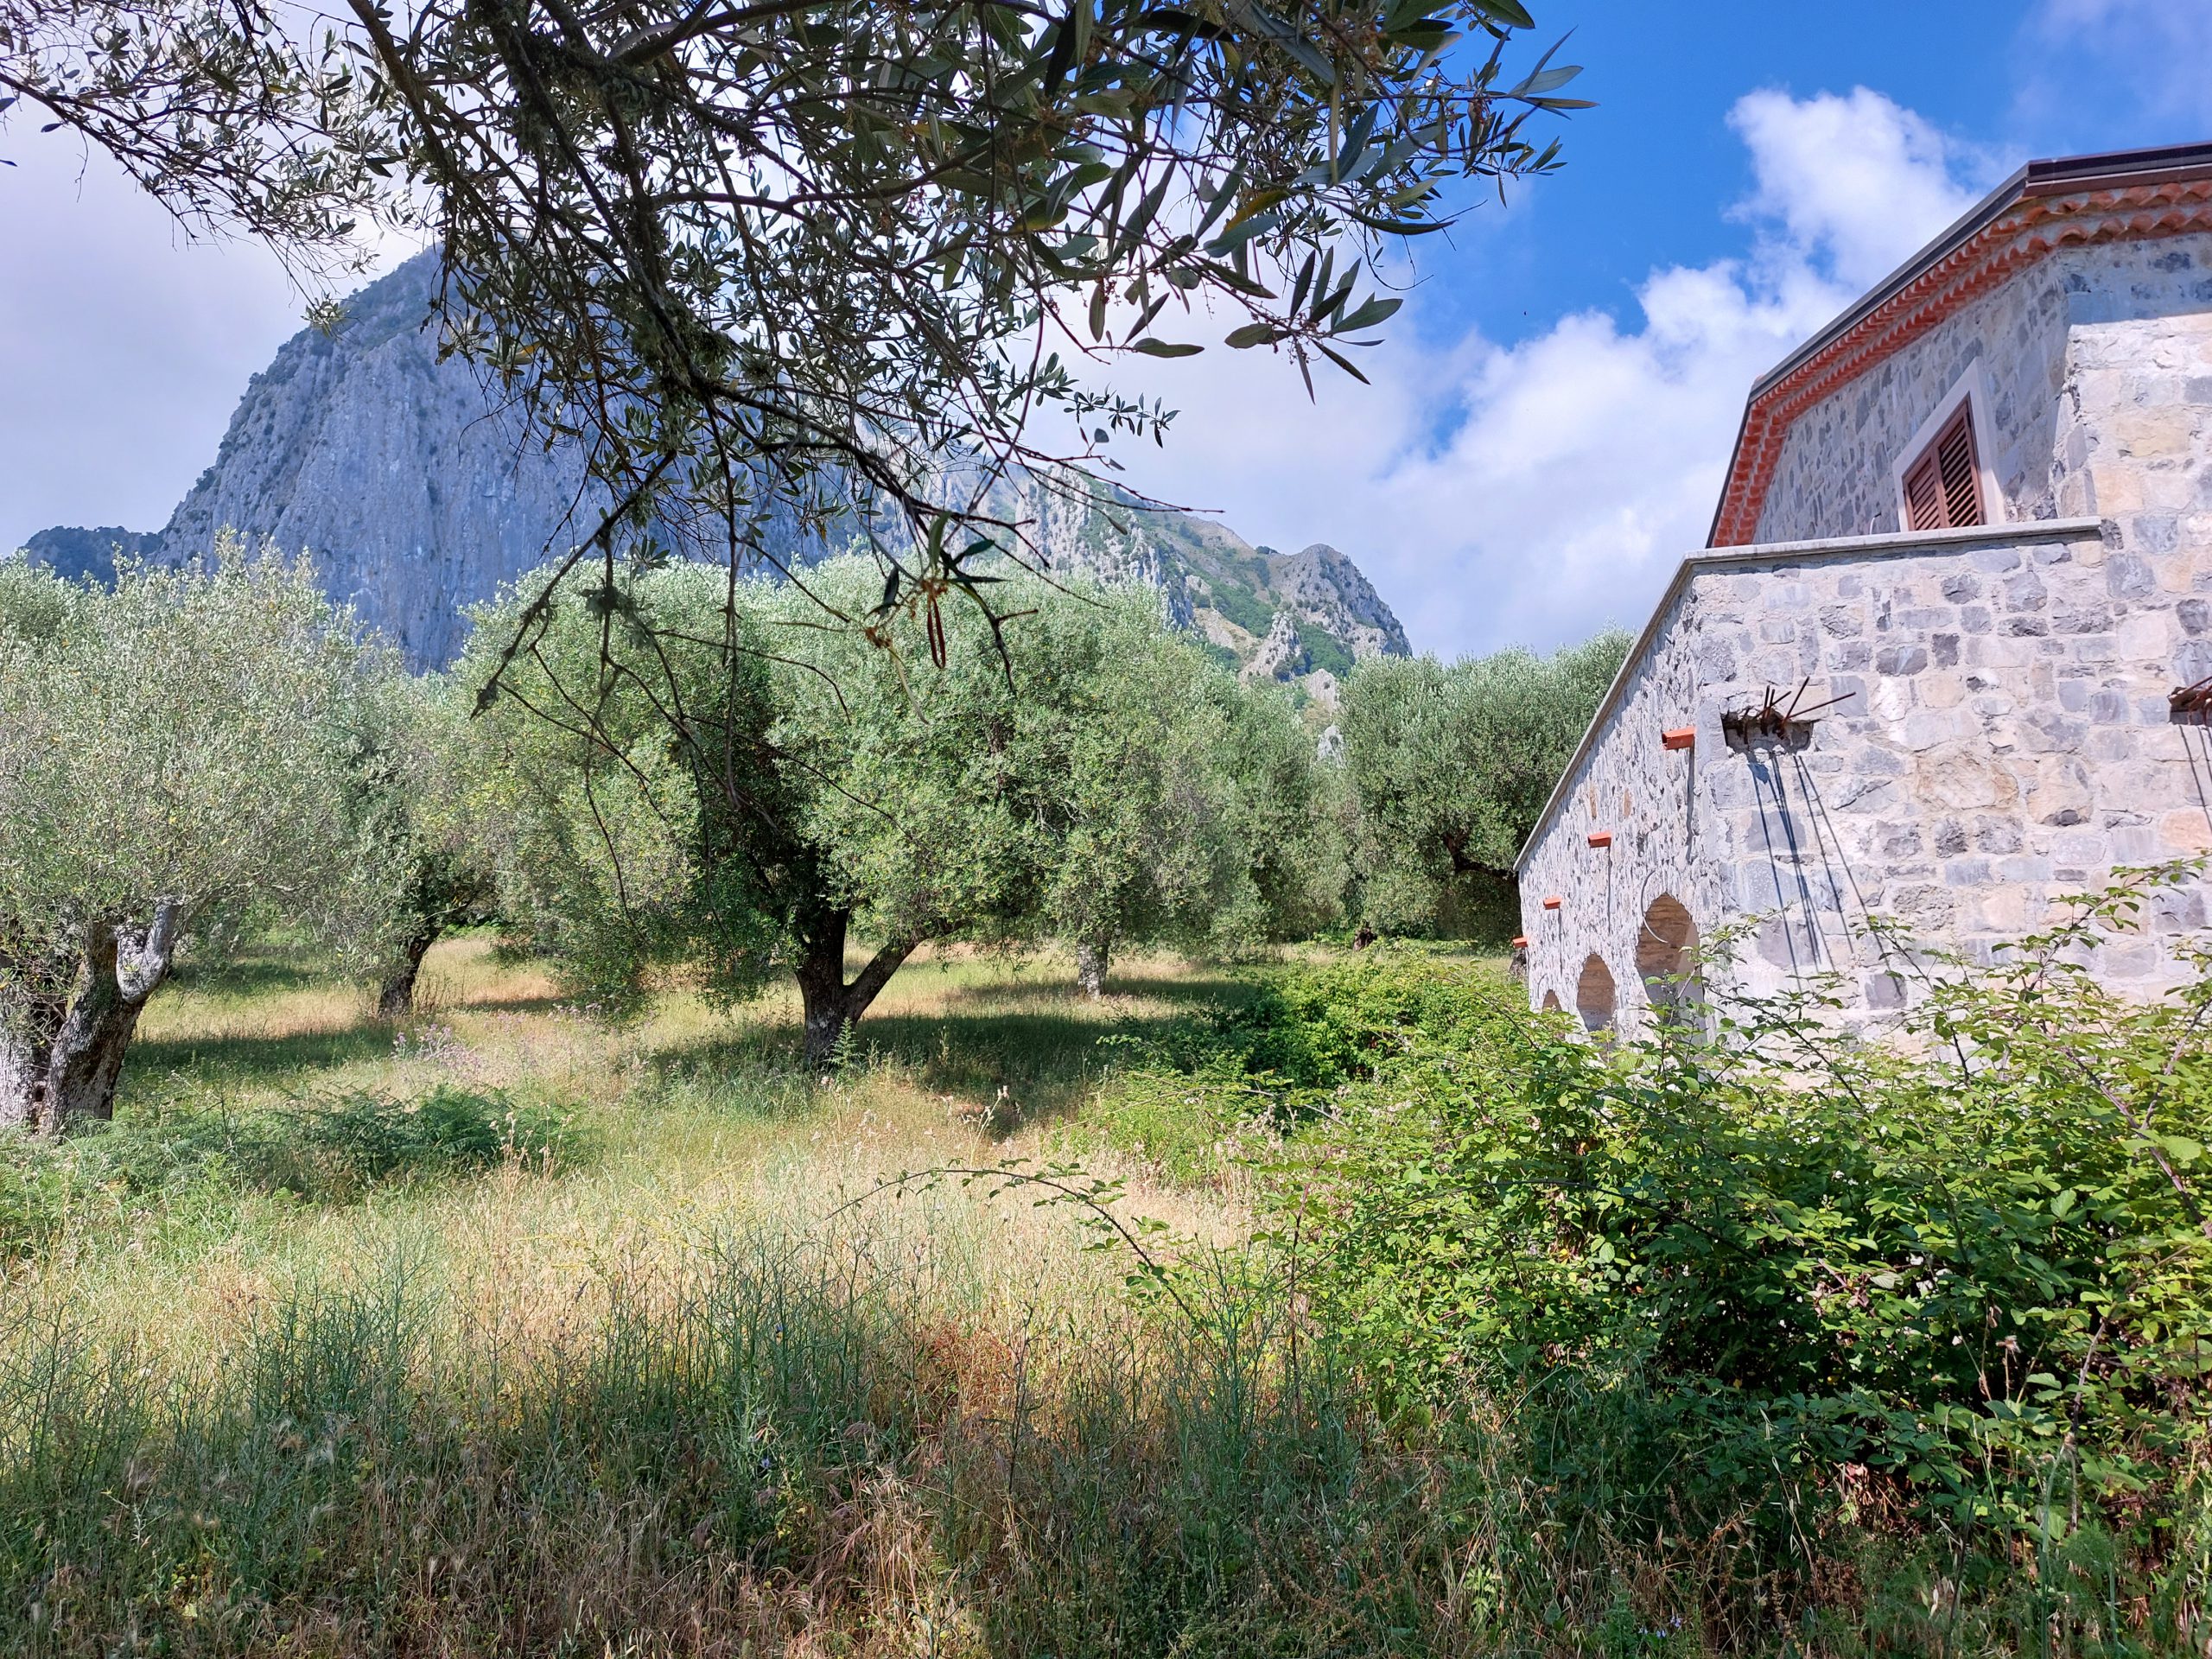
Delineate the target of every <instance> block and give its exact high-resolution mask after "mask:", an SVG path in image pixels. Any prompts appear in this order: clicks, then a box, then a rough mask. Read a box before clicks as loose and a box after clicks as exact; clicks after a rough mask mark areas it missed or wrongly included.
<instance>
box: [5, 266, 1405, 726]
mask: <svg viewBox="0 0 2212 1659" xmlns="http://www.w3.org/2000/svg"><path fill="white" fill-rule="evenodd" d="M436 277H437V257H436V255H435V252H431V253H424V254H421V255H418V256H417V257H415V258H413V259H410V260H409V261H408V262H407V263H406V264H403V265H401V266H399V267H398V268H397V270H393V271H392V272H391V273H390V274H389V275H387V276H385V277H383V278H382V279H380V280H379V281H378V282H376V283H372V284H370V285H369V286H368V287H367V288H365V289H362V290H361V291H360V292H359V294H356V295H355V296H353V298H352V299H351V300H350V301H349V302H347V304H346V312H345V320H344V321H343V322H342V324H340V327H337V328H336V329H334V330H333V331H331V332H329V333H323V332H320V331H318V330H315V329H313V328H308V329H302V331H301V332H300V333H299V334H295V335H294V336H293V337H292V338H291V339H290V340H287V341H286V342H285V343H284V345H283V346H282V347H280V348H279V349H278V351H277V356H276V359H275V360H274V361H272V362H271V363H270V365H269V366H268V367H267V368H266V369H264V370H263V371H262V372H260V373H259V374H257V375H256V376H254V377H253V378H252V380H251V381H250V382H249V383H248V384H247V386H246V389H245V396H244V397H241V398H240V399H239V401H238V410H237V411H236V412H235V413H234V414H233V415H232V417H231V423H230V428H229V430H228V431H226V433H225V435H224V437H223V442H222V445H221V447H220V448H219V450H218V451H217V454H216V456H215V459H214V461H213V464H212V465H211V466H210V467H208V468H207V471H206V472H205V473H203V474H201V475H200V480H199V481H198V482H197V483H195V484H194V486H193V487H192V489H191V491H190V492H189V493H188V494H187V495H186V496H185V499H183V500H182V501H181V502H180V503H179V504H178V505H177V508H176V511H175V512H174V513H172V514H171V515H170V518H169V521H168V524H167V525H166V526H164V527H163V528H162V530H161V531H155V532H133V531H124V530H118V529H105V528H103V529H98V530H82V529H75V528H70V527H57V528H55V529H53V530H48V531H41V532H39V534H38V535H36V536H35V537H32V538H31V541H30V543H29V551H30V552H31V554H32V556H34V557H36V558H39V559H41V560H42V561H43V562H44V563H48V564H49V565H51V566H52V567H53V568H54V569H57V570H60V571H62V572H64V573H65V574H67V575H82V576H91V577H93V578H95V579H99V580H106V579H108V578H109V577H110V576H111V575H112V570H113V563H112V560H113V556H114V553H115V552H116V551H117V550H118V549H119V550H121V551H122V552H124V553H125V554H127V555H130V556H143V557H149V558H155V559H161V560H168V561H181V560H183V559H186V558H189V557H192V556H194V555H196V554H198V553H200V552H203V551H205V550H207V548H208V547H209V546H211V545H212V544H213V542H214V539H215V533H216V531H218V530H219V529H221V528H223V527H225V526H229V527H231V528H233V529H235V530H237V531H239V532H240V534H242V535H243V536H245V537H246V538H247V539H248V540H250V541H251V542H254V543H260V542H263V541H273V542H275V543H277V546H279V547H281V548H283V549H286V550H302V549H304V550H307V551H308V552H309V553H311V554H312V555H313V556H315V559H316V561H317V563H318V564H319V566H320V568H321V570H322V572H323V575H324V580H325V581H326V582H327V585H328V587H329V588H330V590H331V593H332V594H333V596H334V597H335V598H338V599H340V600H342V601H348V602H350V603H351V604H352V605H353V607H354V608H355V609H356V611H357V612H358V613H359V615H360V616H361V618H362V620H364V621H365V622H367V623H368V624H370V625H371V626H375V627H378V628H381V629H383V630H384V631H385V632H386V633H388V634H390V635H391V637H392V638H393V639H396V640H397V642H398V643H399V645H401V647H402V648H403V649H404V651H405V652H406V654H407V656H408V658H409V659H410V661H412V662H413V663H415V664H417V665H418V666H422V665H430V666H435V665H437V664H443V663H446V662H448V661H450V660H451V659H452V658H453V656H454V653H455V652H457V651H458V650H459V649H460V647H461V643H462V641H463V639H465V638H466V635H467V619H466V615H465V612H466V610H467V607H470V606H472V605H475V604H479V603H481V602H482V601H486V600H487V599H489V598H491V597H492V596H493V594H495V593H496V592H497V591H498V590H499V588H500V587H501V586H503V585H504V584H505V583H508V582H512V581H513V580H514V579H515V578H517V577H518V576H519V575H523V574H524V572H526V571H528V570H530V569H534V568H535V567H536V566H537V565H539V564H541V563H543V562H544V561H545V559H546V558H547V557H548V556H550V555H551V554H552V553H553V552H555V551H556V550H559V551H565V550H566V549H567V547H568V545H569V542H570V539H571V537H573V536H574V535H575V534H576V533H577V532H578V531H579V530H580V529H582V528H588V526H589V525H590V524H592V523H594V522H595V520H596V518H597V516H598V512H599V510H600V505H601V500H602V499H603V498H602V497H601V494H600V492H599V491H598V489H597V487H596V486H594V484H593V483H592V482H591V480H590V479H589V478H588V474H587V473H586V469H585V467H584V464H583V458H582V454H580V453H579V452H577V451H576V450H575V449H574V448H568V447H555V448H550V449H549V448H546V447H545V446H544V445H543V444H542V443H537V442H531V441H529V440H528V439H527V437H526V436H525V435H524V433H523V432H522V431H521V429H519V427H518V424H517V423H515V422H514V421H513V420H512V419H511V418H510V417H509V416H507V414H506V413H505V412H504V411H503V410H501V409H499V407H498V406H497V404H496V403H495V401H494V399H493V397H492V396H491V395H490V394H489V393H488V392H487V391H486V387H485V386H484V385H483V384H482V382H481V381H480V379H479V378H478V375H477V372H476V371H475V370H474V369H473V368H472V367H470V366H469V365H467V364H466V363H464V362H462V361H461V360H460V359H457V358H449V359H446V360H444V361H440V360H439V358H438V355H437V350H436V340H435V334H434V333H433V332H432V331H431V330H430V329H429V327H426V324H428V323H429V321H430V318H431V311H430V298H431V294H432V285H433V283H435V280H436ZM990 510H991V511H992V512H995V513H997V514H1000V515H1001V516H1003V517H1007V518H1014V519H1016V520H1018V521H1020V522H1023V523H1026V524H1027V525H1028V527H1029V533H1030V535H1031V537H1032V539H1033V542H1034V543H1036V545H1037V546H1038V547H1039V549H1040V550H1042V551H1043V553H1044V554H1045V556H1046V557H1047V558H1048V559H1049V561H1050V563H1051V566H1052V569H1053V570H1054V571H1055V572H1058V573H1062V574H1073V575H1092V576H1095V577H1097V578H1099V579H1101V580H1104V581H1124V580H1134V581H1141V582H1148V583H1150V584H1152V585H1153V586H1154V587H1156V588H1160V590H1161V592H1162V594H1163V595H1164V596H1165V598H1166V605H1167V609H1168V613H1169V614H1170V615H1171V616H1172V617H1173V619H1174V620H1175V621H1176V622H1177V623H1178V624H1179V625H1180V626H1185V627H1189V628H1192V629H1193V630H1195V631H1197V632H1200V633H1201V634H1203V635H1204V636H1205V639H1207V640H1208V641H1209V642H1210V643H1211V645H1213V646H1214V647H1215V648H1216V649H1217V650H1218V651H1219V652H1222V653H1223V654H1224V657H1226V658H1234V660H1235V661H1236V663H1237V664H1239V665H1240V666H1241V665H1243V664H1245V663H1248V662H1251V661H1253V660H1254V659H1255V654H1256V653H1258V652H1262V650H1266V651H1268V652H1272V653H1273V656H1272V657H1271V658H1270V659H1269V660H1270V663H1271V664H1272V665H1271V666H1269V667H1268V669H1266V670H1265V671H1264V673H1265V676H1266V677H1280V678H1284V679H1287V680H1290V681H1293V682H1294V683H1299V684H1300V685H1302V686H1303V687H1304V689H1305V690H1306V691H1307V692H1308V693H1309V694H1312V695H1317V696H1321V697H1322V698H1323V699H1324V700H1328V697H1329V694H1330V693H1332V691H1333V689H1334V686H1335V684H1336V682H1337V680H1338V678H1340V677H1342V676H1343V675H1344V674H1345V673H1348V672H1349V671H1351V664H1352V663H1353V662H1355V661H1356V660H1357V659H1358V658H1363V657H1369V656H1375V655H1380V654H1391V655H1403V654H1405V652H1406V651H1407V645H1406V636H1405V630H1404V629H1403V628H1402V627H1401V626H1399V623H1398V620H1397V618H1396V617H1395V616H1394V615H1393V614H1391V612H1390V608H1389V606H1388V605H1386V604H1385V603H1384V602H1383V599H1382V597H1381V596H1380V595H1379V594H1376V591H1375V589H1374V588H1373V586H1372V585H1371V584H1370V582H1368V580H1367V578H1366V577H1365V575H1363V574H1362V573H1361V571H1360V569H1359V568H1358V566H1357V565H1356V564H1354V563H1352V561H1351V559H1350V558H1348V557H1346V556H1344V554H1343V553H1340V552H1338V550H1336V549H1335V548H1332V547H1328V546H1325V545H1322V544H1319V543H1317V544H1315V545H1314V546H1312V547H1309V548H1306V550H1304V551H1302V552H1300V553H1294V554H1289V555H1284V554H1280V553H1276V552H1274V551H1272V550H1261V549H1258V548H1255V547H1254V546H1252V544H1251V543H1249V542H1247V541H1245V540H1244V539H1243V537H1240V536H1238V535H1237V534H1236V532H1235V531H1231V530H1230V529H1228V528H1227V527H1226V526H1224V525H1222V524H1215V523H1213V522H1211V520H1208V519H1204V518H1194V517H1192V516H1190V515H1188V514H1185V513H1179V512H1163V511H1160V510H1157V509H1154V508H1149V507H1147V506H1146V505H1143V504H1141V503H1140V502H1138V501H1136V500H1135V499H1132V498H1130V497H1128V496H1127V495H1126V494H1124V493H1121V492H1118V491H1116V489H1114V488H1113V486H1109V485H1103V484H1102V485H1100V486H1097V487H1096V490H1095V492H1094V493H1093V494H1092V495H1091V497H1090V499H1087V500H1086V499H1082V498H1081V497H1080V496H1079V495H1078V496H1076V497H1071V496H1069V495H1068V494H1067V493H1065V492H1061V491H1048V490H1046V489H1044V488H1042V487H1041V486H1039V485H1038V484H1037V482H1036V481H1035V480H1013V481H1011V482H1008V483H1005V484H1002V485H1001V486H999V487H998V489H996V490H995V491H994V493H993V499H992V501H991V504H990ZM779 551H785V556H787V557H788V558H790V559H791V560H792V561H794V562H796V561H800V560H803V559H804V558H806V557H808V556H819V554H820V552H821V551H822V550H821V549H819V548H805V549H802V548H799V547H798V546H794V547H793V548H792V549H791V550H779ZM1279 636H1281V639H1287V640H1289V641H1290V642H1291V647H1294V652H1295V655H1296V658H1297V659H1298V663H1299V666H1298V667H1297V668H1296V669H1295V670H1289V669H1287V664H1289V663H1290V662H1291V661H1292V655H1291V654H1290V650H1289V649H1288V648H1286V647H1284V646H1283V645H1281V643H1280V639H1279Z"/></svg>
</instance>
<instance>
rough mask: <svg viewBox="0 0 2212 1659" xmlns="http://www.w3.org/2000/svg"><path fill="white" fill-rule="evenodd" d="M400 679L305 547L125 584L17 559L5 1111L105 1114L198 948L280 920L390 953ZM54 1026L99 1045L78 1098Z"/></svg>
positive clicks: (1, 1058) (3, 988) (4, 924)
mask: <svg viewBox="0 0 2212 1659" xmlns="http://www.w3.org/2000/svg"><path fill="white" fill-rule="evenodd" d="M387 672H389V666H388V664H386V663H385V661H384V659H383V658H381V657H380V656H379V655H378V654H377V653H375V652H370V651H368V650H365V648H364V647H363V646H362V645H361V644H360V643H359V641H358V639H356V637H355V632H354V629H353V623H352V620H351V618H350V617H349V616H348V615H347V614H346V613H345V612H343V611H341V610H339V609H335V608H334V607H332V605H331V604H330V603H329V601H327V600H326V599H325V598H324V597H323V595H322V593H321V588H320V587H319V586H318V584H317V583H316V582H315V575H314V573H313V571H312V570H311V569H309V568H308V566H307V565H306V564H305V563H304V562H299V563H295V562H290V561H287V560H284V559H283V558H280V557H277V556H275V555H274V554H273V553H264V554H261V555H253V554H250V553H249V552H248V551H247V550H245V548H243V547H242V546H240V545H239V544H238V542H237V541H236V540H235V539H233V538H229V537H226V538H225V539H224V540H223V541H222V542H220V543H219V544H218V545H217V547H216V548H215V549H214V550H213V552H212V554H211V556H209V557H208V558H207V560H206V561H204V562H200V563H194V564H190V565H187V566H185V567H183V568H181V569H152V568H148V567H144V566H138V567H126V568H125V569H124V570H123V571H122V572H121V573H120V575H119V576H118V582H117V583H116V586H115V588H113V589H112V590H111V591H106V590H101V589H98V588H90V587H79V586H74V585H72V584H68V583H65V582H60V581H57V580H56V579H54V578H53V577H51V576H50V575H46V574H44V573H42V572H41V571H38V570H36V569H31V568H29V567H28V566H26V565H24V564H22V563H10V564H7V565H4V566H0V1116H13V1117H15V1118H16V1119H18V1120H21V1119H22V1118H24V1117H27V1116H28V1117H33V1118H37V1119H39V1120H41V1121H48V1120H51V1121H52V1126H53V1127H60V1118H62V1117H65V1116H68V1115H69V1114H70V1113H71V1112H74V1111H77V1110H80V1109H82V1110H89V1111H92V1112H93V1113H94V1114H95V1115H98V1114H100V1113H104V1112H105V1109H106V1108H107V1106H108V1104H109V1103H110V1102H111V1099H112V1094H113V1084H114V1074H115V1072H116V1071H117V1070H118V1069H119V1067H120V1065H121V1047H122V1046H127V1043H128V1040H129V1036H130V1026H131V1025H132V1024H133V1023H135V1020H136V1018H137V1010H138V1008H139V1007H142V1006H143V1002H144V1001H145V998H146V997H147V996H149V995H151V994H152V992H153V990H154V989H155V988H156V987H157V986H158V985H159V984H160V982H162V979H163V978H164V977H165V976H167V974H168V969H169V967H170V965H171V963H172V962H173V960H174V959H175V953H176V951H177V950H180V949H181V948H200V949H216V948H219V947H220V945H221V944H223V943H224V942H225V941H226V940H227V939H228V938H232V936H233V935H234V934H235V933H236V931H238V929H240V928H241V927H243V926H245V925H248V924H251V923H256V922H261V921H266V920H270V919H274V918H283V919H285V920H287V921H291V922H295V923H301V924H305V925H310V926H312V927H315V928H316V929H318V930H319V931H321V932H323V933H324V934H326V935H327V936H328V937H329V938H333V939H334V940H337V941H340V942H347V943H353V944H359V945H360V946H362V947H363V948H364V949H372V948H373V946H374V942H375V941H376V940H377V939H378V937H379V935H380V933H381V931H382V930H383V929H384V928H385V925H387V919H388V916H389V913H390V906H391V896H392V893H391V887H392V874H391V867H390V863H389V861H388V860H387V859H386V858H385V856H384V852H383V849H384V848H385V845H386V843H387V842H388V840H389V836H388V833H387V831H386V829H385V827H384V826H383V825H382V824H381V823H380V822H379V815H380V810H381V809H380V808H379V807H378V805H377V803H376V798H375V795H374V793H373V791H369V790H367V789H365V786H364V771H363V761H364V759H365V753H366V749H365V737H366V734H367V733H368V731H369V730H370V728H371V726H372V709H371V704H372V698H373V687H374V685H375V683H376V682H377V680H378V677H379V676H381V675H383V674H385V673H387ZM103 996H106V997H109V998H110V999H111V1001H115V1003H116V1007H114V1008H113V1009H109V1010H106V1011H105V1012H103V1008H104V1007H105V1005H104V1004H103V1003H102V1002H101V1001H100V999H101V998H102V997H103ZM110 1014H112V1016H113V1017H112V1019H111V1020H110V1019H109V1015H110ZM95 1015H98V1016H99V1019H95V1017H94V1016H95ZM73 1020H74V1021H76V1023H77V1024H79V1025H81V1024H84V1023H86V1022H87V1021H89V1022H91V1023H92V1024H94V1025H99V1024H100V1021H101V1020H108V1023H107V1024H105V1025H103V1026H101V1029H100V1031H99V1032H94V1033H86V1032H79V1031H76V1030H75V1027H73V1025H72V1021H73ZM117 1022H120V1024H119V1030H118V1024H117ZM57 1033H67V1034H68V1037H69V1040H70V1041H74V1040H76V1039H77V1038H79V1037H82V1038H84V1039H85V1040H86V1041H87V1042H90V1043H92V1046H93V1047H95V1048H99V1050H100V1052H99V1055H98V1056H97V1057H94V1058H97V1059H98V1065H97V1066H96V1067H95V1070H96V1071H99V1070H101V1069H103V1068H104V1069H105V1077H104V1078H93V1079H92V1083H93V1084H96V1085H97V1086H90V1092H89V1093H88V1094H86V1095H84V1096H82V1097H81V1098H80V1097H79V1096H76V1095H73V1094H72V1095H70V1096H69V1098H68V1099H67V1100H64V1099H63V1098H61V1097H60V1096H62V1095H65V1094H69V1091H70V1090H72V1089H73V1088H74V1087H75V1085H76V1084H77V1083H79V1082H83V1081H85V1079H84V1078H79V1077H74V1075H73V1074H71V1073H69V1066H70V1065H73V1064H75V1061H74V1060H73V1058H72V1055H71V1053H69V1052H64V1050H66V1049H67V1046H68V1044H67V1042H65V1041H64V1040H63V1037H62V1036H60V1035H58V1034H57ZM94 1038H99V1041H93V1039H94ZM108 1039H118V1041H117V1042H116V1043H114V1044H110V1043H109V1042H108ZM111 1051H112V1052H111ZM41 1073H43V1074H45V1075H44V1076H43V1077H42V1078H41V1075H40V1074H41ZM65 1108H66V1109H65Z"/></svg>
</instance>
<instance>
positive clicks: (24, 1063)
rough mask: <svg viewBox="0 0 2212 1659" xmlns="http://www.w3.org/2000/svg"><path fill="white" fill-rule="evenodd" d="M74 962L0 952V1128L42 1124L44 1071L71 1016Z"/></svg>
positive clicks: (41, 954)
mask: <svg viewBox="0 0 2212 1659" xmlns="http://www.w3.org/2000/svg"><path fill="white" fill-rule="evenodd" d="M74 965H75V964H74V963H73V962H72V961H71V959H70V957H68V956H67V954H60V955H57V954H55V953H54V952H52V951H49V950H29V951H24V952H0V982H4V983H5V985H6V987H7V992H8V995H7V1001H6V1003H5V1005H4V1006H0V1128H16V1129H28V1128H34V1127H35V1126H36V1125H38V1124H39V1123H41V1122H44V1121H45V1117H46V1072H47V1067H48V1063H49V1062H50V1061H51V1060H52V1058H53V1055H54V1033H56V1032H58V1031H60V1029H61V1021H62V1018H63V1016H64V1015H66V1014H67V1013H68V1012H69V985H70V981H71V978H72V976H73V969H74Z"/></svg>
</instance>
